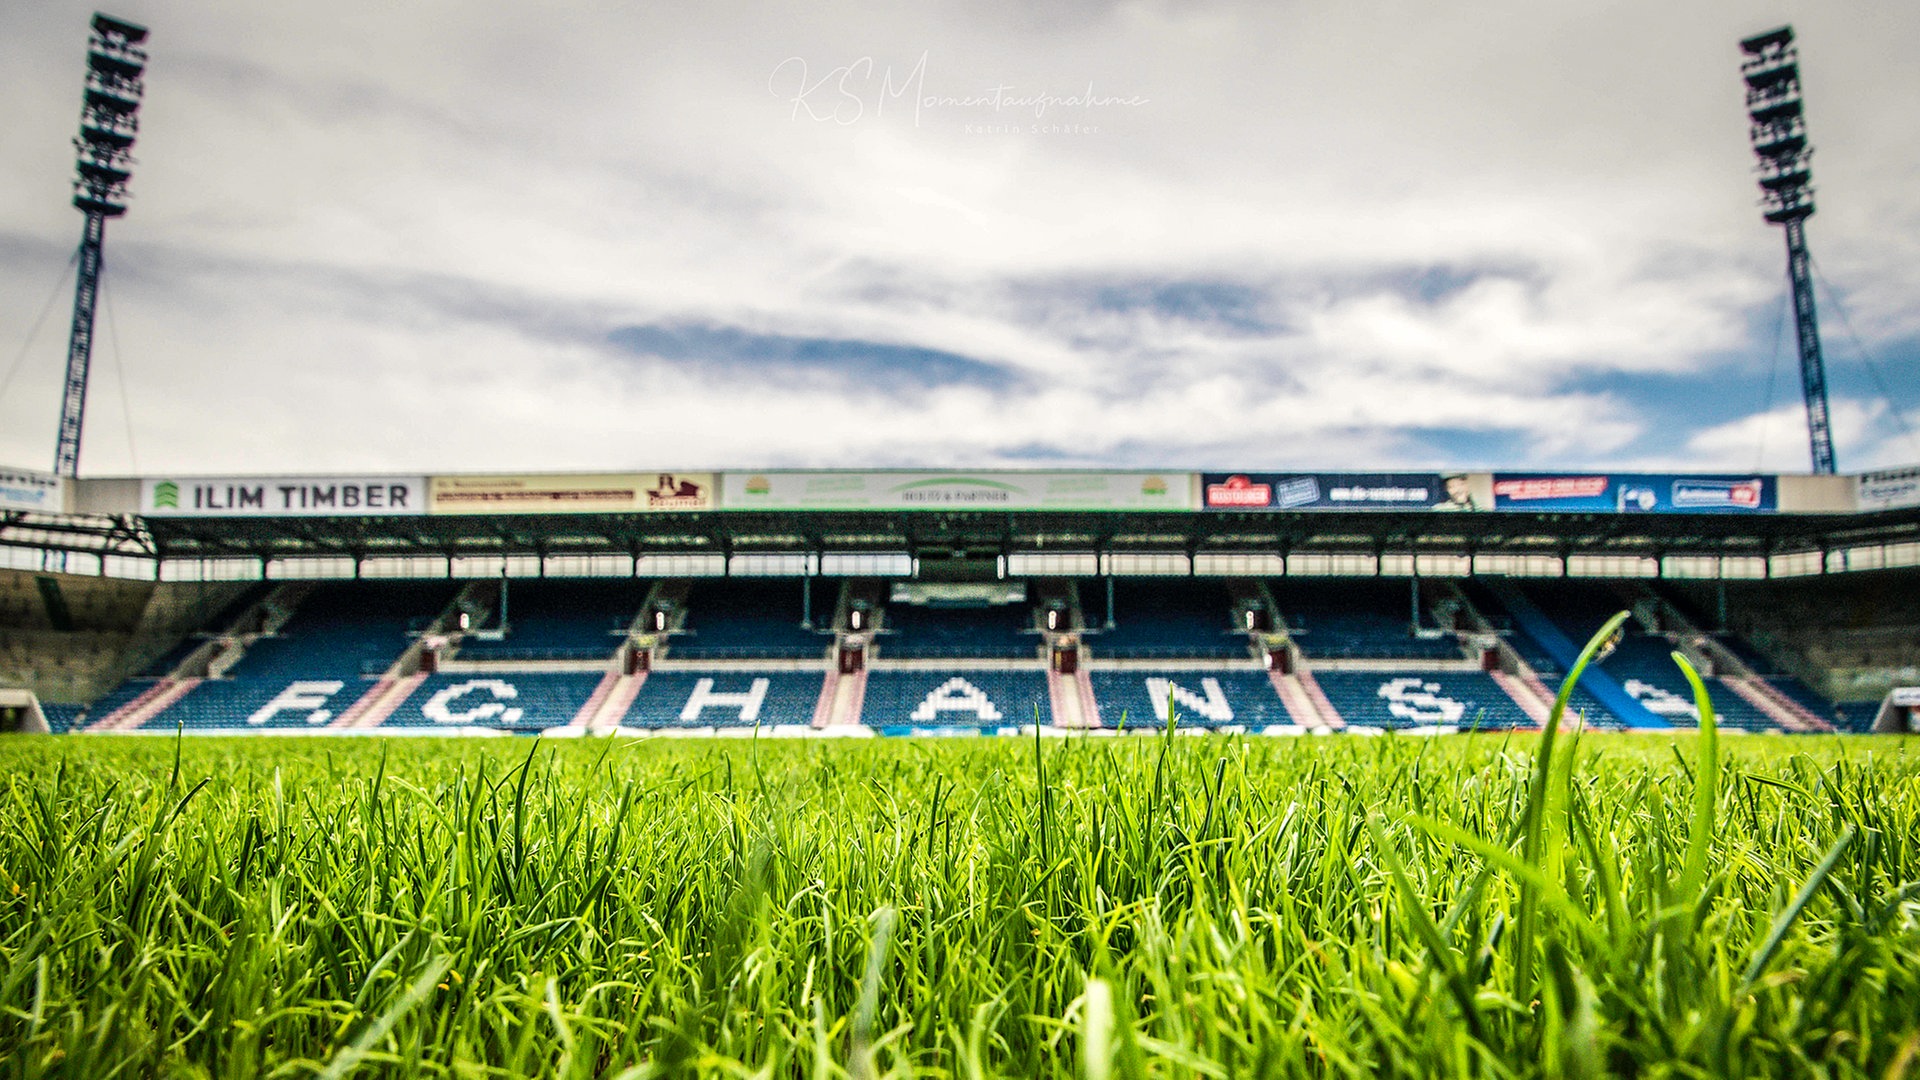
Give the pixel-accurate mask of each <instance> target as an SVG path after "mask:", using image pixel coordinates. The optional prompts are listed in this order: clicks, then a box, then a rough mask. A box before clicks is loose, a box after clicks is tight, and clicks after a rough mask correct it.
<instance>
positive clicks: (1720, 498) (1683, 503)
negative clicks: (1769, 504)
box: [1673, 477, 1763, 510]
mask: <svg viewBox="0 0 1920 1080" xmlns="http://www.w3.org/2000/svg"><path fill="white" fill-rule="evenodd" d="M1762 488H1763V485H1762V484H1761V482H1760V479H1759V477H1755V478H1753V479H1751V480H1675V481H1674V482H1673V505H1674V508H1675V509H1683V508H1688V509H1690V508H1697V507H1703V506H1729V507H1733V508H1735V509H1739V510H1758V509H1760V494H1761V491H1762Z"/></svg>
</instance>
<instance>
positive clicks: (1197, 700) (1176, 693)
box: [1147, 678, 1233, 724]
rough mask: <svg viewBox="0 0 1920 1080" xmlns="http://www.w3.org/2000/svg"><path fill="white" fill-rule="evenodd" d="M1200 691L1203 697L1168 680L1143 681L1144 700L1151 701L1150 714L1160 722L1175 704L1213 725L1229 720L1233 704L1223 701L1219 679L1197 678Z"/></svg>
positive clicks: (1162, 721)
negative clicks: (1145, 691)
mask: <svg viewBox="0 0 1920 1080" xmlns="http://www.w3.org/2000/svg"><path fill="white" fill-rule="evenodd" d="M1200 690H1201V692H1202V693H1204V694H1205V695H1206V696H1205V697H1202V696H1200V694H1196V693H1194V692H1193V691H1191V690H1189V689H1187V688H1186V687H1184V686H1181V685H1180V684H1179V683H1177V682H1174V681H1173V680H1172V679H1161V678H1153V679H1148V680H1147V700H1149V701H1151V702H1153V714H1154V715H1155V716H1158V717H1159V718H1160V721H1161V723H1166V722H1167V713H1168V712H1169V711H1170V710H1171V709H1172V708H1173V706H1174V705H1175V704H1176V703H1178V704H1179V705H1180V706H1181V707H1183V708H1185V709H1187V710H1189V711H1191V712H1196V713H1199V714H1200V715H1201V716H1204V717H1206V718H1207V719H1208V720H1211V721H1213V722H1214V723H1216V724H1224V723H1226V722H1228V721H1229V720H1232V719H1233V706H1232V705H1231V704H1229V703H1228V702H1227V695H1226V693H1225V692H1224V691H1222V690H1221V689H1220V680H1219V679H1214V678H1206V679H1201V680H1200Z"/></svg>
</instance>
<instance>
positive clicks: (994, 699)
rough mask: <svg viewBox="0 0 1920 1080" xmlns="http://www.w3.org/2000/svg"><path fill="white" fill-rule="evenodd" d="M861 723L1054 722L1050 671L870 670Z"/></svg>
mask: <svg viewBox="0 0 1920 1080" xmlns="http://www.w3.org/2000/svg"><path fill="white" fill-rule="evenodd" d="M860 719H861V722H862V723H864V724H866V725H867V726H868V727H873V728H879V729H881V730H882V731H884V732H887V733H889V734H896V733H897V734H904V733H907V732H910V731H913V730H922V729H925V730H935V729H941V728H948V729H973V730H981V731H999V730H1017V729H1018V728H1020V727H1022V726H1024V725H1028V724H1033V723H1036V722H1037V723H1040V724H1051V723H1053V705H1052V701H1051V698H1050V697H1049V696H1048V693H1047V673H1046V672H1045V671H1042V670H1039V669H1037V668H1035V669H1031V670H1013V669H992V670H958V669H956V670H939V671H918V670H916V671H904V670H898V669H893V670H888V669H881V670H875V671H870V672H868V673H867V696H866V699H865V701H864V702H863V703H862V706H861V710H860Z"/></svg>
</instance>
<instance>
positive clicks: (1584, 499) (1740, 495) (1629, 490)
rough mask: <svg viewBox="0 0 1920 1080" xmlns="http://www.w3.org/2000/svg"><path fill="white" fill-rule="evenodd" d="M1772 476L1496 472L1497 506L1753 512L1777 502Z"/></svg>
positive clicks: (1594, 510)
mask: <svg viewBox="0 0 1920 1080" xmlns="http://www.w3.org/2000/svg"><path fill="white" fill-rule="evenodd" d="M1774 489H1775V483H1774V478H1773V477H1771V476H1737V475H1735V476H1729V475H1713V474H1701V475H1693V476H1689V475H1686V474H1669V475H1650V474H1646V473H1558V474H1543V473H1525V474H1522V473H1496V474H1495V475H1494V478H1493V505H1494V507H1495V508H1496V509H1499V510H1531V511H1535V512H1537V513H1553V512H1556V511H1571V512H1575V513H1611V512H1618V513H1633V514H1641V513H1653V514H1754V513H1771V512H1772V511H1773V510H1774V509H1775V507H1776V502H1775V490H1774Z"/></svg>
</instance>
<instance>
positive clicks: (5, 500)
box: [0, 469, 66, 514]
mask: <svg viewBox="0 0 1920 1080" xmlns="http://www.w3.org/2000/svg"><path fill="white" fill-rule="evenodd" d="M65 507H66V490H65V485H64V484H62V483H61V482H60V478H59V477H57V476H54V475H53V474H51V473H38V472H28V471H27V470H25V469H0V510H38V511H40V512H41V513H43V514H58V513H60V512H61V511H62V510H63V509H65Z"/></svg>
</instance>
